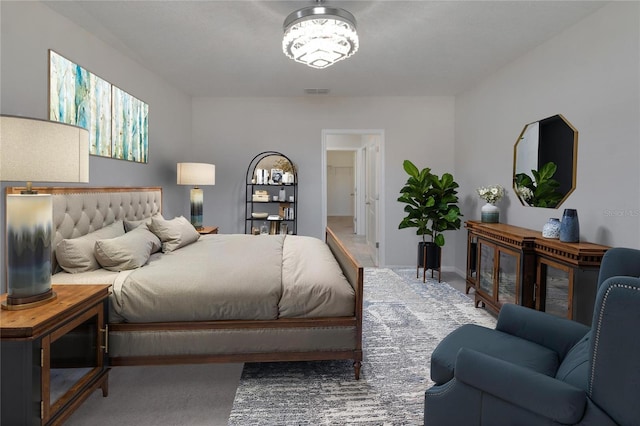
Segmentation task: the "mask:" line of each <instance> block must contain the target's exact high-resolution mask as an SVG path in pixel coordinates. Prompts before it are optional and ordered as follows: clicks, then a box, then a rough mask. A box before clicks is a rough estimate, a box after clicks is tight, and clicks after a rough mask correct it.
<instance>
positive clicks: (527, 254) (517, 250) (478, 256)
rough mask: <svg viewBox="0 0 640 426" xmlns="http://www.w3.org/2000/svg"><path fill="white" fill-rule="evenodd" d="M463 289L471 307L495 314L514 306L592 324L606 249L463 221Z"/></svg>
mask: <svg viewBox="0 0 640 426" xmlns="http://www.w3.org/2000/svg"><path fill="white" fill-rule="evenodd" d="M465 227H466V228H467V231H468V234H467V271H466V290H467V293H468V292H469V289H471V288H473V289H474V290H475V296H474V297H475V303H476V306H479V305H480V304H482V305H483V306H485V307H487V308H489V309H491V310H493V311H494V312H499V311H500V308H501V306H502V305H503V304H504V303H517V304H520V305H523V306H527V307H530V308H534V309H538V310H541V311H546V312H549V313H551V314H554V315H558V316H562V317H566V318H570V319H573V320H576V321H579V322H581V323H584V324H587V325H589V324H591V316H592V312H593V304H594V301H595V295H596V290H597V281H598V272H599V270H600V262H601V261H602V256H603V255H604V253H605V252H606V251H607V249H608V248H609V247H607V246H603V245H599V244H592V243H586V242H579V243H563V242H561V241H559V240H557V239H548V238H543V237H542V233H541V232H538V231H534V230H531V229H527V228H521V227H518V226H511V225H506V224H502V223H482V222H478V221H467V222H465Z"/></svg>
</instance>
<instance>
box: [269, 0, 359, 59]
mask: <svg viewBox="0 0 640 426" xmlns="http://www.w3.org/2000/svg"><path fill="white" fill-rule="evenodd" d="M321 1H322V0H318V1H317V3H318V4H319V3H321ZM283 28H284V38H283V39H282V50H283V52H284V54H285V55H287V56H288V57H290V58H291V59H293V60H294V61H297V62H300V63H303V64H306V65H309V66H310V67H313V68H326V67H328V66H330V65H333V64H335V63H336V62H338V61H341V60H343V59H346V58H348V57H350V56H351V55H353V54H354V53H356V52H357V51H358V34H357V32H356V18H354V16H353V15H352V14H351V13H349V12H347V11H346V10H344V9H340V8H337V7H326V6H319V5H317V6H309V7H305V8H303V9H300V10H296V11H295V12H293V13H291V14H290V15H289V16H287V19H285V20H284V25H283Z"/></svg>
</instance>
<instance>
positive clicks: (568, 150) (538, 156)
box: [513, 114, 578, 208]
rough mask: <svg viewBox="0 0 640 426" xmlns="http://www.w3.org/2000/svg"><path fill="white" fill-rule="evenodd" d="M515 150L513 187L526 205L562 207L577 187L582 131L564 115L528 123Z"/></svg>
mask: <svg viewBox="0 0 640 426" xmlns="http://www.w3.org/2000/svg"><path fill="white" fill-rule="evenodd" d="M513 151H514V152H513V189H514V191H515V193H516V195H517V196H518V199H519V200H520V202H521V203H522V205H524V206H530V207H546V208H558V207H559V206H560V205H561V204H562V203H563V202H564V201H565V200H566V199H567V198H568V197H569V195H570V194H571V193H572V192H573V190H574V189H575V188H576V170H577V163H578V162H577V157H578V131H577V130H576V129H575V128H574V127H573V126H572V125H571V123H569V121H568V120H567V119H566V118H565V117H563V116H562V115H560V114H557V115H554V116H551V117H547V118H545V119H542V120H540V121H534V122H533V123H529V124H527V125H526V126H524V128H523V129H522V132H521V133H520V136H519V137H518V140H517V142H516V143H515V145H514V147H513ZM529 173H531V174H529ZM536 174H537V175H538V176H536Z"/></svg>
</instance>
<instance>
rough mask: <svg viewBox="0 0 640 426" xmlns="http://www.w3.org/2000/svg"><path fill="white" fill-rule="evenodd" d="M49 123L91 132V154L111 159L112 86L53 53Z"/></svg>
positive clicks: (51, 58)
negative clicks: (68, 125) (80, 128)
mask: <svg viewBox="0 0 640 426" xmlns="http://www.w3.org/2000/svg"><path fill="white" fill-rule="evenodd" d="M49 119H50V120H53V121H58V122H61V123H67V124H73V125H75V126H80V127H84V128H85V129H87V130H88V131H89V153H90V154H93V155H100V156H103V157H111V84H110V83H109V82H107V81H105V80H103V79H101V78H100V77H98V76H97V75H95V74H93V73H91V72H89V71H87V70H86V69H84V68H82V67H81V66H79V65H78V64H75V63H73V62H71V61H70V60H68V59H66V58H64V57H63V56H60V55H59V54H57V53H56V52H54V51H53V50H49Z"/></svg>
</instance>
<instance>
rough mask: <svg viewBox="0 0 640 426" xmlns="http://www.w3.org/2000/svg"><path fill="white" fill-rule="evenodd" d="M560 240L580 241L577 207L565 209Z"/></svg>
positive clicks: (565, 241) (567, 241)
mask: <svg viewBox="0 0 640 426" xmlns="http://www.w3.org/2000/svg"><path fill="white" fill-rule="evenodd" d="M560 241H562V242H563V243H577V242H578V241H580V223H579V222H578V211H577V210H576V209H564V213H563V214H562V222H561V223H560Z"/></svg>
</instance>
